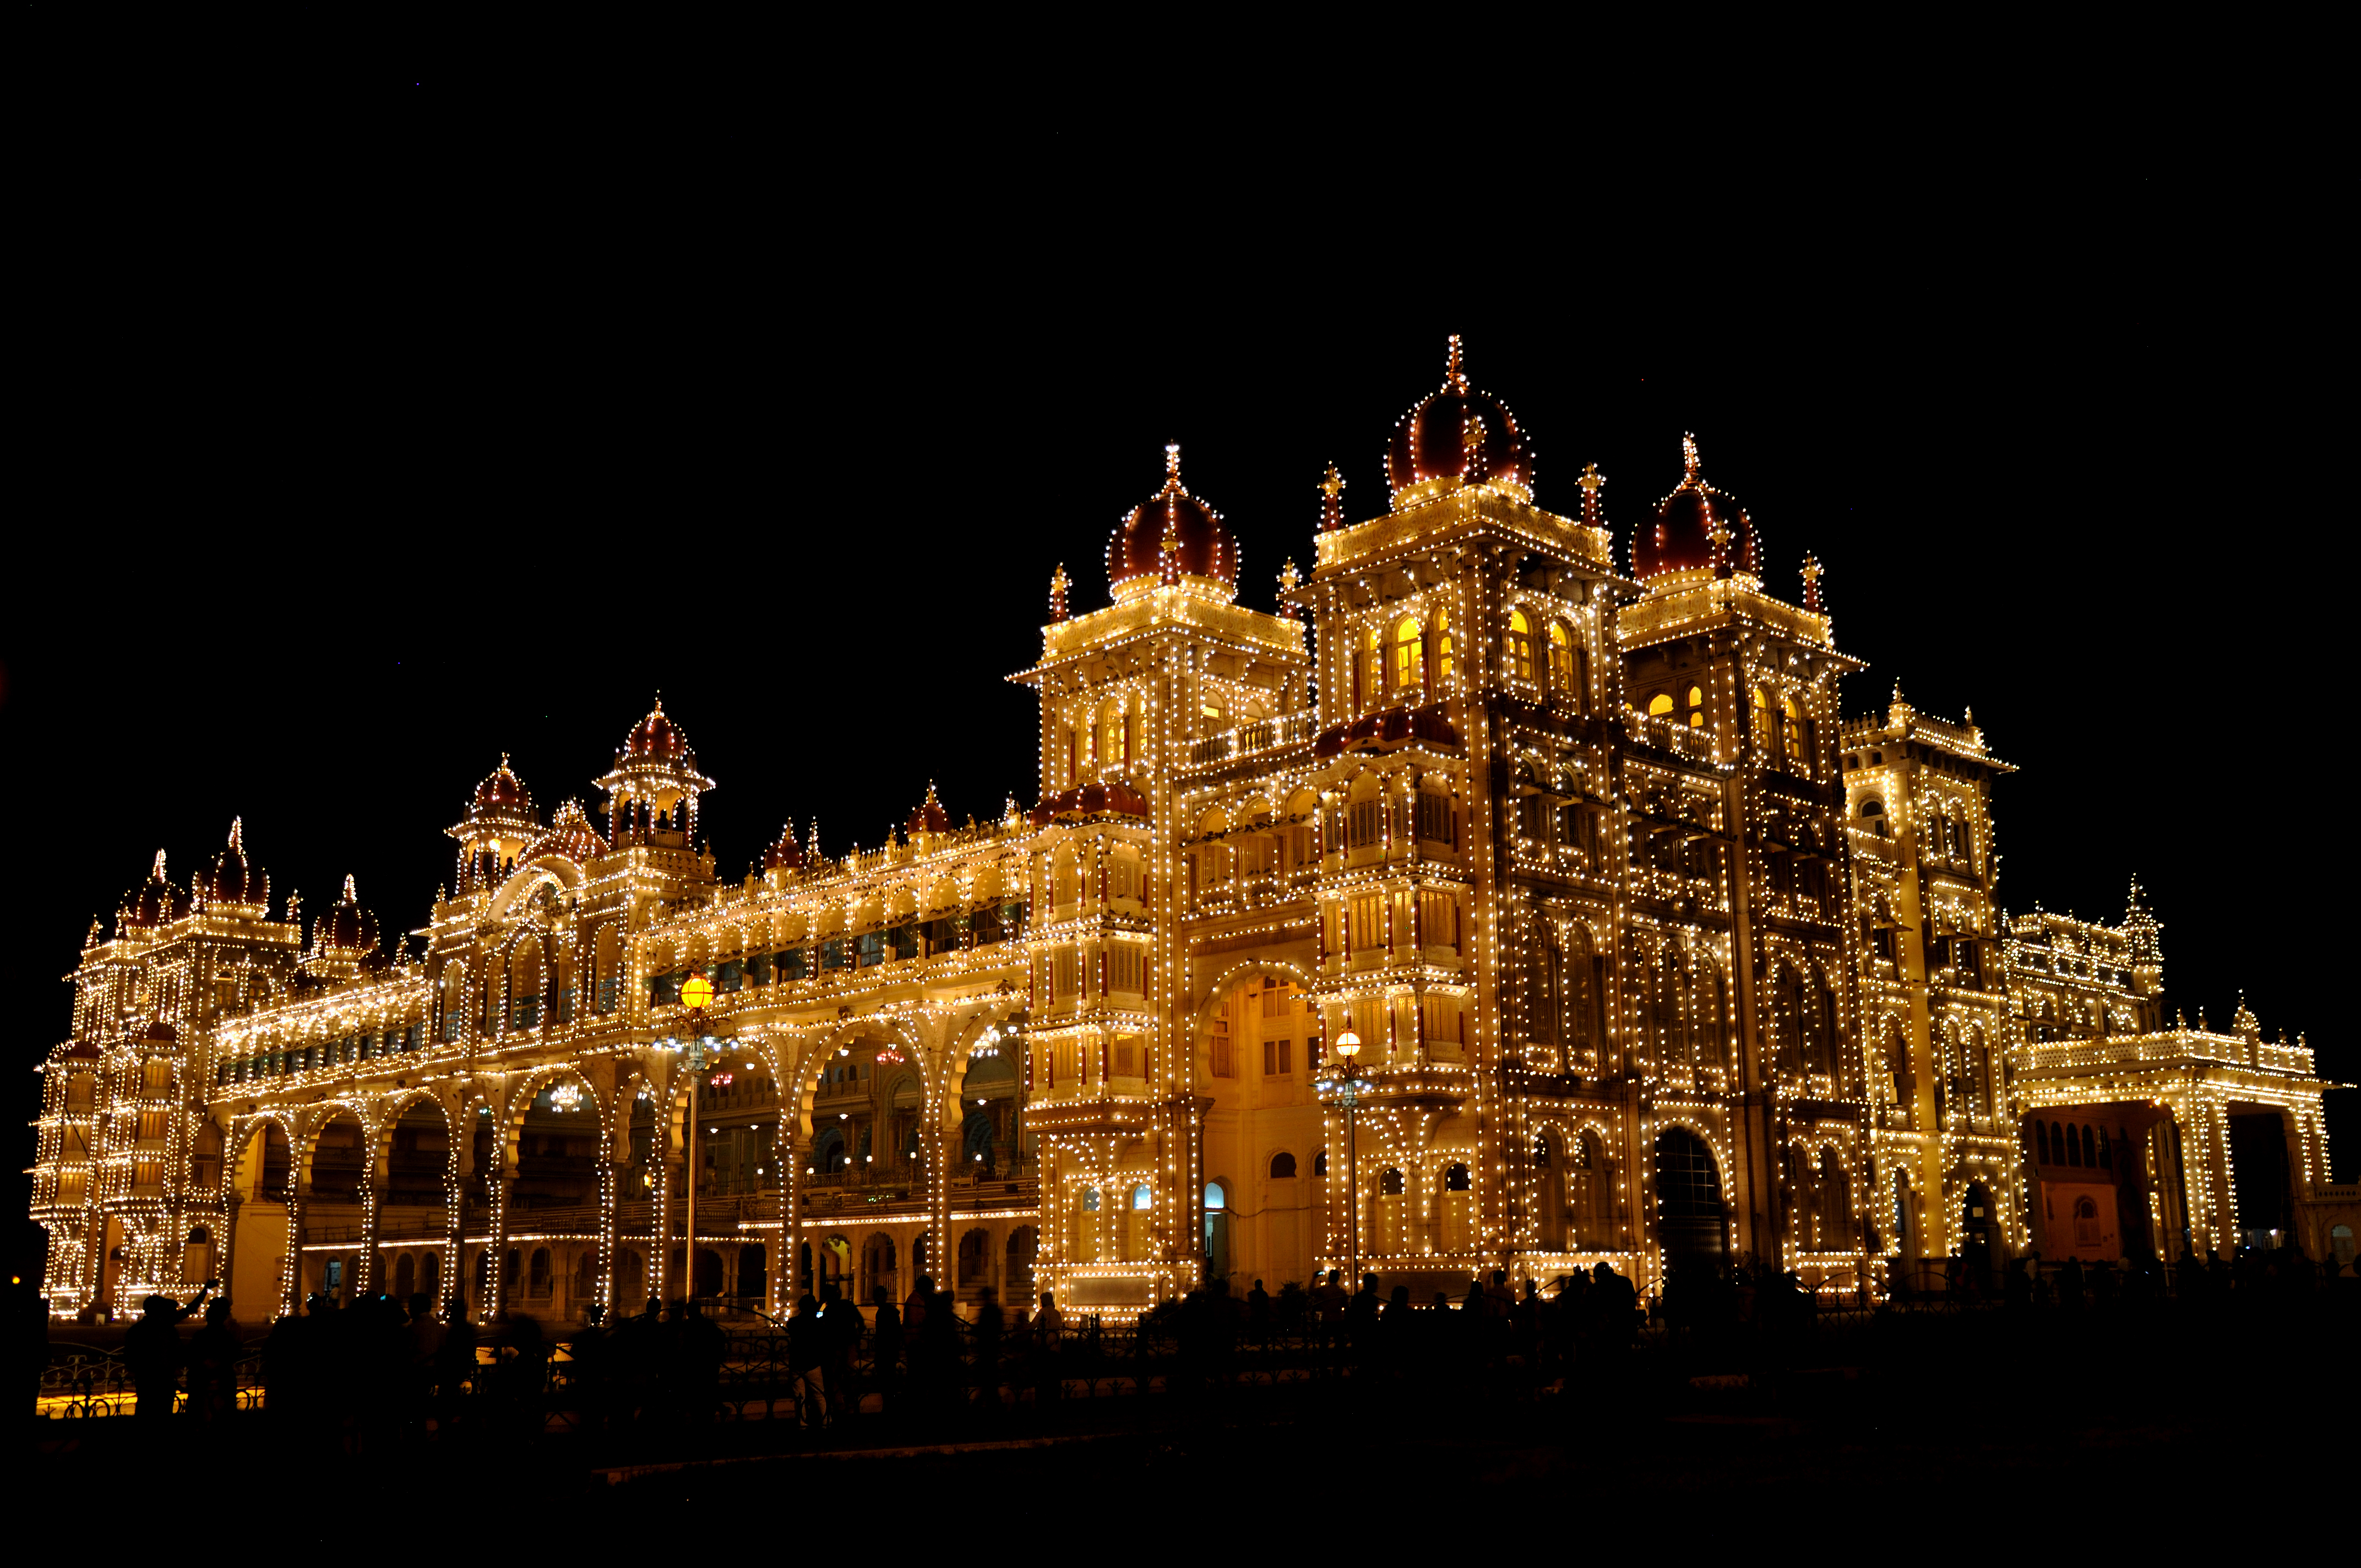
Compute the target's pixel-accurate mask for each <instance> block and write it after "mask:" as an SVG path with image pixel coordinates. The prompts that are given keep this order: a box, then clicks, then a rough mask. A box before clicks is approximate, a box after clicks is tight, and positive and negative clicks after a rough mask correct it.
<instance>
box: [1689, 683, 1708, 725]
mask: <svg viewBox="0 0 2361 1568" xmlns="http://www.w3.org/2000/svg"><path fill="white" fill-rule="evenodd" d="M1689 728H1690V729H1704V728H1705V688H1704V687H1703V686H1691V687H1689Z"/></svg>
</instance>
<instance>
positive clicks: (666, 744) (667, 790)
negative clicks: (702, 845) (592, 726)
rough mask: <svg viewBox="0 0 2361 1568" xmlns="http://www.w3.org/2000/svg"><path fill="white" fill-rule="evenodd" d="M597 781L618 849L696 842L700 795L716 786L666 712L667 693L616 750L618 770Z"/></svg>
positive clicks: (680, 846)
mask: <svg viewBox="0 0 2361 1568" xmlns="http://www.w3.org/2000/svg"><path fill="white" fill-rule="evenodd" d="M598 787H599V788H600V789H602V790H605V791H606V792H607V823H608V829H607V837H608V839H609V840H611V841H612V842H613V844H614V845H615V847H616V848H618V849H620V848H622V847H623V846H625V845H627V844H650V845H655V846H659V847H664V848H671V849H686V848H687V847H688V846H689V845H691V844H693V843H695V842H696V841H697V797H698V796H700V795H703V794H704V793H705V792H706V791H707V790H709V789H711V788H713V787H714V786H713V781H712V780H711V779H709V778H707V777H706V776H705V775H704V774H703V773H698V772H697V750H696V748H695V747H693V746H691V745H690V744H689V743H688V736H687V735H686V733H685V732H683V730H682V729H681V728H680V727H679V726H678V725H676V724H675V723H674V722H673V721H672V718H671V716H670V715H669V714H667V713H665V712H664V696H663V694H662V693H658V694H657V696H656V704H655V707H653V708H651V709H649V711H648V716H647V717H646V718H642V719H641V720H640V721H639V723H637V724H636V725H633V726H632V727H631V734H630V735H628V736H626V737H625V738H624V740H623V744H622V745H621V746H620V748H618V749H617V751H616V752H615V766H614V769H613V771H611V772H609V773H608V774H607V775H606V777H604V778H602V779H600V780H598Z"/></svg>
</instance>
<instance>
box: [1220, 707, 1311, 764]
mask: <svg viewBox="0 0 2361 1568" xmlns="http://www.w3.org/2000/svg"><path fill="white" fill-rule="evenodd" d="M1319 718H1320V716H1319V715H1318V714H1317V713H1315V712H1313V711H1312V709H1310V708H1305V709H1303V710H1302V711H1301V712H1300V713H1289V714H1282V715H1281V716H1279V718H1257V719H1256V720H1255V721H1254V722H1253V723H1252V724H1242V725H1240V726H1238V727H1237V728H1236V729H1230V730H1225V731H1224V732H1223V733H1221V734H1219V735H1209V736H1207V737H1206V738H1205V739H1203V740H1200V741H1198V742H1197V743H1196V744H1195V745H1193V746H1191V747H1190V748H1189V765H1190V766H1191V767H1192V768H1197V767H1203V766H1204V765H1206V764H1207V763H1209V762H1227V761H1228V760H1229V759H1230V758H1232V757H1245V756H1250V755H1252V754H1253V753H1254V752H1257V751H1269V750H1270V749H1271V748H1273V747H1274V746H1292V745H1295V744H1297V743H1298V742H1300V741H1303V740H1311V739H1312V736H1313V735H1314V734H1315V733H1317V732H1318V727H1319Z"/></svg>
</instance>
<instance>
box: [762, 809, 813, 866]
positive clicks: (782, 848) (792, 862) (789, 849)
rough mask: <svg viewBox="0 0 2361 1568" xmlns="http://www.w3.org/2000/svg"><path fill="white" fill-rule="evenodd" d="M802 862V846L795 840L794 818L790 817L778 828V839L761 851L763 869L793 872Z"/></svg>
mask: <svg viewBox="0 0 2361 1568" xmlns="http://www.w3.org/2000/svg"><path fill="white" fill-rule="evenodd" d="M803 864H804V851H803V846H802V845H800V844H798V843H796V819H795V818H794V817H788V818H787V820H786V823H785V826H783V827H782V828H780V829H779V841H778V842H777V843H775V844H773V845H772V846H771V847H770V848H769V849H766V850H763V870H764V871H766V872H781V871H785V872H794V871H801V870H802V869H803Z"/></svg>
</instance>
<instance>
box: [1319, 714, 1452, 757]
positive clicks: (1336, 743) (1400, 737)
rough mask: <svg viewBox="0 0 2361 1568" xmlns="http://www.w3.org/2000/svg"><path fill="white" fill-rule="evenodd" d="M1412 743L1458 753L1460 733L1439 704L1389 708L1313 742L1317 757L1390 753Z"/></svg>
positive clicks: (1330, 729) (1323, 733) (1335, 727)
mask: <svg viewBox="0 0 2361 1568" xmlns="http://www.w3.org/2000/svg"><path fill="white" fill-rule="evenodd" d="M1413 740H1421V741H1424V742H1426V743H1427V744H1429V745H1434V746H1449V747H1451V748H1453V749H1454V750H1456V749H1457V747H1458V745H1459V731H1458V730H1457V729H1454V728H1452V724H1451V720H1449V719H1448V718H1444V716H1443V707H1442V705H1441V704H1439V703H1431V704H1429V705H1428V706H1427V707H1389V708H1384V709H1381V710H1380V711H1378V712H1376V713H1365V714H1363V715H1361V717H1360V718H1356V719H1353V720H1352V721H1350V722H1349V723H1345V724H1332V725H1330V726H1329V727H1328V728H1327V729H1323V730H1322V731H1321V732H1320V734H1319V735H1318V737H1317V738H1315V739H1314V740H1312V755H1313V756H1314V757H1334V756H1335V755H1336V754H1337V753H1339V752H1342V751H1392V750H1393V749H1394V748H1396V747H1398V746H1407V745H1409V744H1410V743H1411V741H1413Z"/></svg>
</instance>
